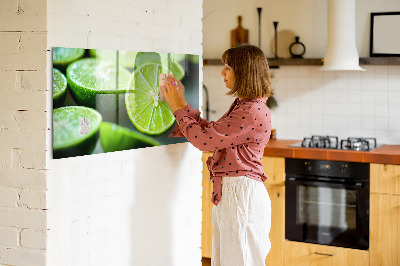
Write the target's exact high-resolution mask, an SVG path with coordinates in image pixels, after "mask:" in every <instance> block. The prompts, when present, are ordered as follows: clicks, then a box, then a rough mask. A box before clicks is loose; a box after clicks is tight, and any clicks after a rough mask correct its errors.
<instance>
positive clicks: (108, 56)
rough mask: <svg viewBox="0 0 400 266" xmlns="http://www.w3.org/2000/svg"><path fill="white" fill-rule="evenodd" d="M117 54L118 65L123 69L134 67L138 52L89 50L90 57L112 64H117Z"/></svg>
mask: <svg viewBox="0 0 400 266" xmlns="http://www.w3.org/2000/svg"><path fill="white" fill-rule="evenodd" d="M117 53H118V61H119V64H120V65H122V66H124V67H132V68H133V67H134V66H135V59H136V55H137V53H138V52H134V51H115V50H102V49H91V50H90V55H91V56H94V57H97V58H99V59H102V60H107V61H112V62H113V63H114V64H116V63H117Z"/></svg>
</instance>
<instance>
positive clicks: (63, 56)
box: [53, 47, 85, 72]
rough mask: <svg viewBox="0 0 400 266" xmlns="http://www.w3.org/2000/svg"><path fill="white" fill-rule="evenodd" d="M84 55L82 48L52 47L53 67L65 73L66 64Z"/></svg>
mask: <svg viewBox="0 0 400 266" xmlns="http://www.w3.org/2000/svg"><path fill="white" fill-rule="evenodd" d="M84 53H85V49H83V48H64V47H53V66H54V67H55V68H58V69H59V70H61V71H62V72H65V69H66V68H67V66H68V64H70V63H72V62H73V61H75V60H77V59H79V58H81V57H82V56H83V54H84Z"/></svg>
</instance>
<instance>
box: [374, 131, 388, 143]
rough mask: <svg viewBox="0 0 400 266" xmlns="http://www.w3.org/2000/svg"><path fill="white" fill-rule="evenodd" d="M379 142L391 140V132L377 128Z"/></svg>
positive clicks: (375, 134) (376, 134) (376, 133)
mask: <svg viewBox="0 0 400 266" xmlns="http://www.w3.org/2000/svg"><path fill="white" fill-rule="evenodd" d="M374 136H375V138H376V141H377V144H378V145H379V144H383V143H388V142H389V134H388V131H387V130H376V129H375V132H374Z"/></svg>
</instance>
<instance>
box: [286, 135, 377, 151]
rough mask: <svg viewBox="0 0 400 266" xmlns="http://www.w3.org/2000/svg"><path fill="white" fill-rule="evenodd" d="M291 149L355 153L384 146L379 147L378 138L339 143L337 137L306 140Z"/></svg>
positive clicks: (313, 137)
mask: <svg viewBox="0 0 400 266" xmlns="http://www.w3.org/2000/svg"><path fill="white" fill-rule="evenodd" d="M289 146H291V147H302V148H320V149H338V150H354V151H371V150H373V149H376V148H378V147H379V146H382V145H377V143H376V138H347V139H342V140H340V142H339V138H338V137H336V136H317V135H313V136H311V138H304V139H303V141H301V142H298V143H294V144H291V145H289Z"/></svg>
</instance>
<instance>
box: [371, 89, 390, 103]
mask: <svg viewBox="0 0 400 266" xmlns="http://www.w3.org/2000/svg"><path fill="white" fill-rule="evenodd" d="M374 101H375V104H385V103H387V102H388V92H387V90H386V91H376V90H375V94H374Z"/></svg>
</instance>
